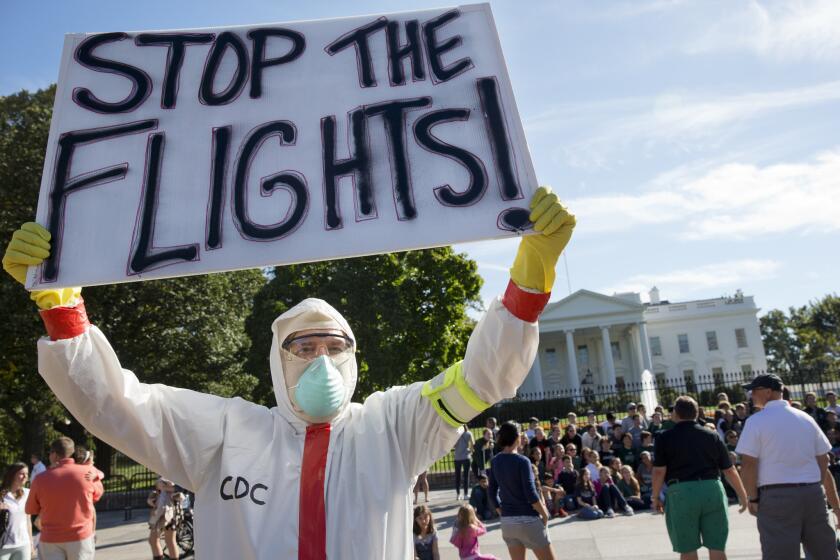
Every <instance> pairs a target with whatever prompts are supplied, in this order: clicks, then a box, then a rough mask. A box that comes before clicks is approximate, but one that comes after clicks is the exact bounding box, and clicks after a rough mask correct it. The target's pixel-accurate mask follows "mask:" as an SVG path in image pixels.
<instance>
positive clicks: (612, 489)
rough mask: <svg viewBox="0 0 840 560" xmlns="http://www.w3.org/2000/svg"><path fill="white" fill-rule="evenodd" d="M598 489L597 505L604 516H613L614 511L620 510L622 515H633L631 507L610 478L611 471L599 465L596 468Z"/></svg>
mask: <svg viewBox="0 0 840 560" xmlns="http://www.w3.org/2000/svg"><path fill="white" fill-rule="evenodd" d="M598 476H599V480H598V482H600V486H601V487H600V489H598V507H600V508H601V510H603V512H604V517H615V511H616V510H618V511H621V512H622V513H624V515H633V508H631V507H630V505H629V504H628V503H627V500H625V499H624V496H622V495H621V491H620V490H619V489H618V488H616V485H615V482H613V479H612V473H611V472H610V469H609V468H608V467H601V468H600V469H599V470H598Z"/></svg>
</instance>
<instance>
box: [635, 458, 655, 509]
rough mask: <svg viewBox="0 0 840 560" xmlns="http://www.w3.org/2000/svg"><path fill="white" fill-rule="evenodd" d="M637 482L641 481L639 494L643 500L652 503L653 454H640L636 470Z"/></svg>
mask: <svg viewBox="0 0 840 560" xmlns="http://www.w3.org/2000/svg"><path fill="white" fill-rule="evenodd" d="M636 480H638V481H639V492H640V493H641V496H642V499H643V500H648V503H650V500H651V499H652V498H651V492H652V491H653V454H652V453H648V452H647V451H642V452H641V454H639V467H638V468H637V469H636Z"/></svg>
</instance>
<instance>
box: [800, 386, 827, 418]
mask: <svg viewBox="0 0 840 560" xmlns="http://www.w3.org/2000/svg"><path fill="white" fill-rule="evenodd" d="M804 404H805V406H803V407H802V411H803V412H805V414H807V415H808V416H810V417H811V418H813V419H814V420H816V421H817V425H818V426H822V425H823V424H825V409H824V408H823V407H821V406H819V405H818V404H817V394H816V393H813V392H810V391H809V392H807V393H805V403H804Z"/></svg>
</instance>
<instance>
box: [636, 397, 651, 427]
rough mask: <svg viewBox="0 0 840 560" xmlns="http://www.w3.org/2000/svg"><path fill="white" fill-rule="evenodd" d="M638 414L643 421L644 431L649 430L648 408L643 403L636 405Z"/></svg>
mask: <svg viewBox="0 0 840 560" xmlns="http://www.w3.org/2000/svg"><path fill="white" fill-rule="evenodd" d="M636 414H638V415H639V418H640V420H641V426H642V429H643V430H647V427H648V424H650V418H648V415H647V407H646V406H645V405H644V404H642V403H639V404H637V405H636Z"/></svg>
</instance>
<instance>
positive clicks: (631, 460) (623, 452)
mask: <svg viewBox="0 0 840 560" xmlns="http://www.w3.org/2000/svg"><path fill="white" fill-rule="evenodd" d="M615 454H616V457H618V458H619V459H621V462H622V463H624V464H625V465H630V466H631V467H633V468H636V465H637V464H638V463H639V452H638V450H637V449H636V447H634V446H633V436H631V435H630V434H624V437H623V438H622V440H621V447H620V448H618V449H617V450H616V452H615Z"/></svg>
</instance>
